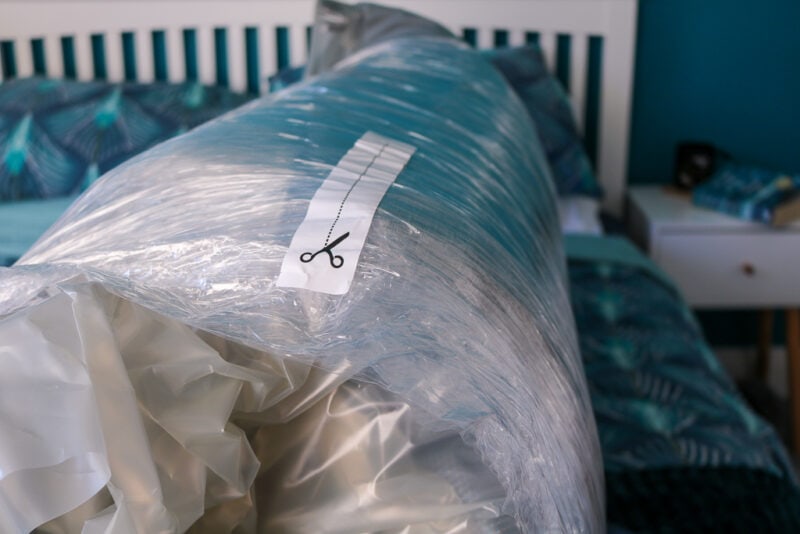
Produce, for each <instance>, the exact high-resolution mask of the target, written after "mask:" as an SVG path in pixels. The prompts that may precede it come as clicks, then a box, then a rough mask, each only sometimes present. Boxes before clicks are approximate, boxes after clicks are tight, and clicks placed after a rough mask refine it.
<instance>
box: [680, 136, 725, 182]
mask: <svg viewBox="0 0 800 534" xmlns="http://www.w3.org/2000/svg"><path fill="white" fill-rule="evenodd" d="M719 155H720V152H719V150H717V149H716V148H715V147H714V145H712V144H709V143H694V142H692V143H679V144H678V146H677V148H676V149H675V173H674V175H673V181H674V182H675V185H676V186H677V187H679V188H681V189H691V188H693V187H694V186H696V185H697V184H699V183H702V182H703V181H705V180H706V179H707V178H708V177H709V176H711V174H712V173H713V172H714V167H715V165H716V163H717V159H718V158H719Z"/></svg>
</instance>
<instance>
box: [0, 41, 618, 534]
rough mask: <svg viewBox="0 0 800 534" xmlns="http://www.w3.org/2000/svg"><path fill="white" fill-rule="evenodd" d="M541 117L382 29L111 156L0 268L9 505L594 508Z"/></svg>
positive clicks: (290, 528)
mask: <svg viewBox="0 0 800 534" xmlns="http://www.w3.org/2000/svg"><path fill="white" fill-rule="evenodd" d="M534 128H535V126H534V125H533V123H532V122H531V120H530V119H529V118H528V116H527V114H526V112H525V110H524V108H523V106H522V105H521V103H520V102H519V101H518V100H517V99H516V97H515V96H514V95H513V94H512V91H511V89H510V88H509V87H508V86H507V85H506V83H505V82H504V80H503V79H502V78H501V76H500V75H499V74H498V73H496V72H495V71H494V70H493V68H492V67H491V66H490V65H489V64H488V63H487V62H485V60H483V59H482V58H481V57H480V56H479V55H478V54H477V53H475V52H473V51H472V50H470V49H468V48H467V47H466V46H464V45H462V44H459V43H457V42H456V41H454V40H450V39H447V38H421V37H414V38H408V39H395V40H391V41H388V42H384V43H381V44H378V45H376V46H372V47H368V48H367V49H364V50H361V51H359V52H357V53H355V54H354V55H352V56H350V57H348V58H347V59H346V60H344V61H343V62H340V63H338V64H337V65H336V67H335V68H333V69H331V70H328V71H326V72H325V73H323V74H321V75H319V76H317V77H314V78H311V79H309V80H307V81H304V82H303V83H300V84H298V85H296V86H292V87H291V88H289V89H287V90H285V91H282V92H280V93H277V94H275V95H273V96H270V97H266V98H263V99H260V100H257V101H254V102H252V103H251V104H248V105H246V106H244V107H243V108H239V109H238V110H235V111H233V112H232V113H229V114H227V115H225V116H223V117H221V118H219V119H217V120H215V121H212V122H211V123H208V124H206V125H204V126H201V127H199V128H197V129H195V130H193V131H192V132H190V133H188V134H185V135H182V136H180V137H177V138H175V139H173V140H171V141H168V142H165V143H163V144H161V145H158V146H157V147H155V148H153V149H151V150H149V151H147V152H145V153H143V154H141V155H140V156H137V157H135V158H134V159H132V160H129V161H128V162H126V163H124V164H122V165H120V166H119V167H117V168H115V169H113V170H112V171H111V172H109V173H108V174H106V175H105V176H104V177H103V178H101V179H100V180H99V181H98V182H96V183H95V184H94V185H93V186H92V187H91V188H90V189H89V190H88V191H87V192H86V193H85V194H84V195H83V196H81V197H80V198H79V199H78V200H77V201H76V202H75V203H74V204H73V205H72V207H71V208H70V209H69V210H68V211H67V213H66V214H65V215H64V216H63V217H62V218H61V219H60V220H59V221H58V222H57V223H56V224H55V225H54V226H53V227H52V228H51V229H50V230H49V231H48V232H47V234H46V235H45V236H44V237H43V238H42V239H40V240H39V242H38V243H37V244H36V245H35V246H34V247H33V248H32V249H31V250H30V251H29V252H28V253H27V254H26V255H25V256H24V257H23V258H22V259H21V260H20V261H19V262H18V263H17V264H16V265H15V266H14V267H12V268H2V269H0V347H2V349H0V398H2V402H0V421H1V422H0V531H3V532H22V531H29V530H32V529H35V528H37V527H40V526H42V525H43V526H42V527H41V528H42V530H41V531H43V532H47V531H50V532H64V531H75V532H80V531H81V530H82V531H83V532H86V533H99V532H113V533H127V532H147V533H156V532H184V531H189V532H303V533H306V532H308V533H310V532H314V533H321V532H325V533H334V532H337V533H338V532H409V533H423V532H424V533H429V532H430V533H439V532H441V533H444V532H536V531H598V530H602V529H603V528H604V512H603V507H604V501H603V479H602V470H601V469H602V467H601V462H600V456H599V445H598V442H597V437H596V432H595V427H594V422H593V417H592V412H591V407H590V404H589V398H588V393H587V387H586V384H585V379H584V375H583V371H582V368H581V363H580V358H579V355H578V348H577V343H576V338H575V329H574V325H573V319H572V315H571V312H570V309H569V304H568V299H567V291H566V286H565V279H564V256H563V252H562V249H561V237H560V235H559V229H558V220H557V214H556V208H555V198H554V190H553V186H552V184H551V180H550V176H549V170H548V169H547V166H546V163H545V159H544V156H543V154H542V151H541V149H540V148H538V147H537V146H536V145H535V143H532V140H533V139H535V130H534Z"/></svg>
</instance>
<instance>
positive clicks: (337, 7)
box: [305, 0, 456, 76]
mask: <svg viewBox="0 0 800 534" xmlns="http://www.w3.org/2000/svg"><path fill="white" fill-rule="evenodd" d="M401 37H405V38H408V37H445V38H451V39H456V37H455V36H454V35H453V34H452V33H450V31H448V30H447V29H446V28H445V27H444V26H441V25H440V24H438V23H436V22H433V21H432V20H429V19H426V18H424V17H421V16H419V15H415V14H414V13H409V12H408V11H403V10H402V9H397V8H392V7H385V6H379V5H376V4H355V5H351V4H343V3H341V2H336V1H334V0H321V1H320V2H319V3H318V4H317V11H316V14H315V16H314V28H313V31H312V36H311V53H310V54H309V59H308V66H307V67H306V71H305V74H306V76H314V75H316V74H319V73H321V72H325V71H326V70H329V69H330V68H332V67H333V66H334V65H335V64H336V63H338V62H339V61H341V60H342V59H344V58H346V57H348V56H349V55H351V54H353V53H355V52H357V51H359V50H362V49H364V48H367V47H369V46H372V45H375V44H378V43H382V42H384V41H389V40H391V39H397V38H401Z"/></svg>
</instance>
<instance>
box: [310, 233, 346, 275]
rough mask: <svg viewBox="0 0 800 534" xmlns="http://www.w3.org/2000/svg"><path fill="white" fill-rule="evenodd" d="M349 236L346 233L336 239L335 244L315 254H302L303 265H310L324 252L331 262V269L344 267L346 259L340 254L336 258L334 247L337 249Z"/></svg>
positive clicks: (326, 246)
mask: <svg viewBox="0 0 800 534" xmlns="http://www.w3.org/2000/svg"><path fill="white" fill-rule="evenodd" d="M349 236H350V232H346V233H344V234H342V235H340V236H339V237H337V238H336V239H334V241H333V243H331V244H330V245H325V246H324V247H322V248H321V249H320V250H318V251H316V252H314V253H313V254H312V253H311V252H303V253H302V254H300V261H302V262H303V263H308V262H310V261H311V260H313V259H314V258H315V257H316V256H317V254H322V253H323V252H327V253H328V258H329V259H330V262H331V267H333V268H334V269H338V268H339V267H341V266H342V265H344V258H342V257H341V256H339V255H338V254H337V255H335V256H334V255H333V247H335V246H336V245H338V244H339V243H341V242H342V241H344V240H345V239H347V238H348V237H349Z"/></svg>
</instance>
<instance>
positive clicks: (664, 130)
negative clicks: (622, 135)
mask: <svg viewBox="0 0 800 534" xmlns="http://www.w3.org/2000/svg"><path fill="white" fill-rule="evenodd" d="M636 54H637V57H636V74H635V84H634V102H633V117H632V129H631V145H630V149H631V153H630V164H629V178H630V181H631V182H632V183H653V182H668V181H670V180H671V177H672V168H673V157H674V150H675V144H676V143H677V142H679V141H681V140H701V141H709V142H712V143H714V144H716V145H718V146H720V147H721V148H724V149H725V150H727V151H728V152H729V153H730V154H731V155H732V156H733V157H734V158H736V159H737V160H740V161H742V162H748V163H753V164H757V165H762V166H767V167H769V168H775V170H781V171H785V172H800V0H639V23H638V45H637V52H636Z"/></svg>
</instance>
